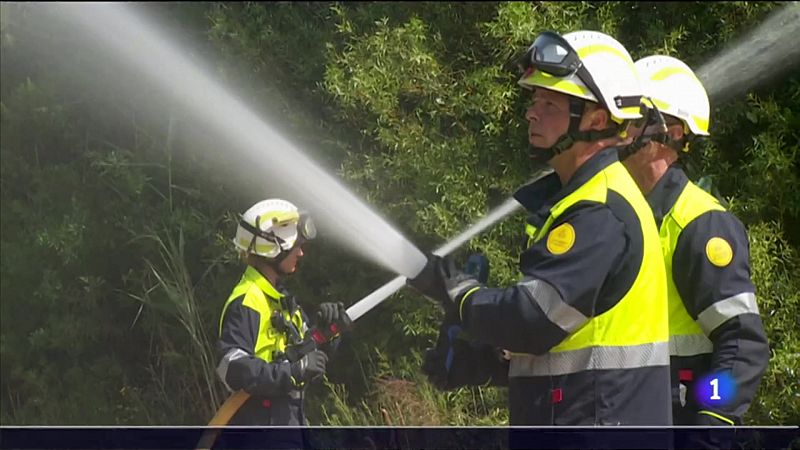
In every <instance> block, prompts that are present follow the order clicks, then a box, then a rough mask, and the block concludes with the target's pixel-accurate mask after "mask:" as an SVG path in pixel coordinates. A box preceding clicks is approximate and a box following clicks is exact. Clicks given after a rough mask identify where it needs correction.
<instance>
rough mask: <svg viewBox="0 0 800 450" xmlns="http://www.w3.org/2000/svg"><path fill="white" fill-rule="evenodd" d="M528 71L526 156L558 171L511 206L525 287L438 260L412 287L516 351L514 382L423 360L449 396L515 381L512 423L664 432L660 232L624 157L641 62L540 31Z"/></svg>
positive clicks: (617, 48)
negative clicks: (520, 218)
mask: <svg viewBox="0 0 800 450" xmlns="http://www.w3.org/2000/svg"><path fill="white" fill-rule="evenodd" d="M523 69H524V70H525V72H524V75H523V76H522V78H521V79H520V80H519V85H520V86H522V87H523V88H524V89H526V90H529V91H530V94H529V95H531V104H530V106H529V107H528V109H527V112H526V114H525V118H526V119H527V120H528V124H529V126H528V141H529V143H530V146H531V148H532V153H531V156H532V157H533V158H536V159H539V160H542V161H546V162H547V164H549V165H550V166H552V167H553V169H554V173H553V174H552V175H551V176H549V177H547V178H544V179H542V180H540V181H538V182H536V183H534V184H532V185H528V186H525V187H523V188H522V189H520V190H519V191H518V192H517V193H516V194H515V197H516V199H517V200H518V201H519V202H520V203H521V204H522V205H523V206H524V207H525V208H526V209H527V210H528V212H529V213H530V216H529V218H528V223H527V226H526V234H527V244H526V246H525V249H524V251H523V253H522V254H521V256H520V262H519V269H520V272H521V274H520V281H519V282H518V283H516V284H514V285H511V286H509V287H506V288H489V287H485V286H484V285H482V284H481V283H479V282H478V281H477V280H476V279H474V278H472V277H471V276H469V275H467V274H466V273H464V272H461V271H459V270H456V269H454V265H452V264H449V263H447V262H446V261H443V260H441V259H439V258H436V257H431V258H429V263H428V265H427V266H426V268H425V269H423V270H422V272H421V273H420V274H419V275H418V276H417V277H415V278H414V279H412V280H410V281H409V283H410V284H411V285H412V286H413V287H415V288H417V289H418V290H420V291H421V292H423V293H425V294H426V295H428V296H430V297H432V298H435V299H438V300H439V301H440V302H442V304H443V305H444V307H445V309H446V310H449V311H453V312H454V314H456V315H457V316H458V317H460V319H461V321H462V324H461V325H462V328H463V329H464V330H465V331H466V332H467V333H468V335H469V336H471V337H472V338H474V339H476V340H478V341H481V342H483V343H485V344H487V345H491V346H494V347H497V348H502V349H506V350H508V351H510V361H508V362H507V364H508V369H507V371H506V374H505V375H506V376H505V377H498V376H497V373H498V371H497V370H496V367H483V369H481V368H480V367H479V363H477V362H476V364H475V365H473V366H470V365H468V364H459V363H457V362H453V361H458V360H460V359H462V358H464V359H466V358H468V357H469V355H464V354H458V353H459V349H458V348H457V349H454V352H453V355H452V356H451V355H449V354H447V355H446V354H442V353H441V352H440V353H438V354H437V353H436V352H429V353H428V355H427V356H426V365H425V370H426V371H427V372H428V374H429V376H431V379H433V380H437V382H438V383H439V384H445V385H446V387H447V388H450V387H456V386H457V385H459V384H477V383H485V382H493V383H497V384H500V383H508V385H509V396H508V397H509V412H510V414H509V415H510V423H511V425H669V424H671V422H672V415H671V412H670V395H669V394H670V393H669V351H668V324H667V296H666V280H665V277H664V262H663V258H662V255H661V247H660V244H659V240H658V230H657V228H656V225H655V222H654V220H653V216H652V213H651V212H650V209H649V207H648V205H647V202H646V201H645V199H644V197H643V195H642V193H641V192H640V191H639V188H638V187H637V186H636V183H635V182H634V181H633V179H632V178H631V176H630V174H628V172H627V171H626V170H625V168H624V167H623V166H622V164H620V163H619V161H618V159H617V152H618V149H617V147H616V145H618V144H619V143H620V142H621V140H622V139H623V138H624V137H625V136H626V132H627V127H628V125H629V122H630V121H631V120H633V119H639V118H641V114H640V107H639V105H640V99H641V91H640V87H639V82H638V77H637V74H636V70H635V68H634V65H633V60H632V59H631V57H630V56H629V54H628V52H627V50H626V49H625V48H624V47H623V46H622V45H621V44H620V43H619V42H617V41H616V40H615V39H613V38H612V37H610V36H608V35H605V34H603V33H599V32H594V31H577V32H572V33H567V34H565V35H564V36H560V35H558V34H556V33H551V32H545V33H541V34H540V35H539V36H538V37H537V38H536V39H535V40H534V42H533V45H531V47H530V48H529V50H528V52H527V53H526V55H525V57H524V59H523ZM467 347H468V346H461V347H460V348H461V349H462V350H465V351H469V349H468V348H467ZM476 353H478V354H477V355H476V359H475V361H482V362H483V363H484V364H483V366H487V365H488V366H493V365H495V366H496V364H491V363H488V362H487V361H491V358H488V357H487V356H486V355H487V352H486V351H478V352H476ZM437 358H438V367H440V368H441V367H450V368H453V367H456V366H460V367H468V369H467V371H468V374H466V375H465V374H464V373H456V372H455V371H452V370H451V371H450V372H449V373H447V374H444V375H446V377H452V378H453V381H452V382H446V383H441V380H442V378H443V376H442V375H443V374H442V373H438V374H437V373H434V372H435V370H434V369H433V368H434V367H435V366H437V364H436V362H437V361H436V360H437ZM497 364H501V363H497ZM456 378H458V380H457V381H456ZM448 381H449V380H448Z"/></svg>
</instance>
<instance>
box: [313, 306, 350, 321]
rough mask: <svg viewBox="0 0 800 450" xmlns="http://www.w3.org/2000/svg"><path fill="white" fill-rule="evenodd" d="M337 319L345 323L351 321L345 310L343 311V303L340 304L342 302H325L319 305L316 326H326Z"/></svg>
mask: <svg viewBox="0 0 800 450" xmlns="http://www.w3.org/2000/svg"><path fill="white" fill-rule="evenodd" d="M339 321H342V322H344V323H347V324H351V323H352V321H351V320H350V316H348V315H347V311H345V309H344V304H342V302H336V303H333V302H327V303H322V304H320V305H319V311H318V312H317V326H319V327H327V326H328V325H330V324H332V323H336V322H339Z"/></svg>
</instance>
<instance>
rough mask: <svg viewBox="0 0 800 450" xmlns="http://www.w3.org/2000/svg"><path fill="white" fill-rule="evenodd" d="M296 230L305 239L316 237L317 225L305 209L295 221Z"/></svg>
mask: <svg viewBox="0 0 800 450" xmlns="http://www.w3.org/2000/svg"><path fill="white" fill-rule="evenodd" d="M297 231H298V233H300V236H301V237H302V238H303V240H305V241H310V240H312V239H314V238H315V237H317V226H316V224H315V223H314V221H313V220H312V219H311V216H310V215H309V214H308V212H306V211H301V212H300V220H299V221H298V223H297Z"/></svg>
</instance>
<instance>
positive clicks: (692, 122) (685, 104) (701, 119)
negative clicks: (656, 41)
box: [636, 55, 711, 136]
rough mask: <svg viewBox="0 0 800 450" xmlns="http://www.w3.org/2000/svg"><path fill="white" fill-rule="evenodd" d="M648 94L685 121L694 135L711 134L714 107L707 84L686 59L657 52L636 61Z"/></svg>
mask: <svg viewBox="0 0 800 450" xmlns="http://www.w3.org/2000/svg"><path fill="white" fill-rule="evenodd" d="M636 69H637V70H638V71H639V76H640V77H641V80H642V87H643V88H644V94H645V95H646V96H647V97H650V98H651V99H652V100H653V103H654V104H655V106H656V107H657V108H658V109H659V111H660V112H661V113H663V114H669V115H670V116H673V117H675V118H677V119H680V120H682V121H683V123H684V125H685V126H686V127H687V128H688V129H689V131H691V132H692V133H693V134H695V135H698V136H708V123H709V115H710V110H711V108H710V106H709V102H708V94H707V93H706V90H705V88H704V87H703V83H701V82H700V80H699V79H698V78H697V76H696V75H695V74H694V72H692V69H690V68H689V66H687V65H686V64H684V62H683V61H681V60H679V59H677V58H673V57H671V56H663V55H654V56H648V57H647V58H642V59H640V60H639V61H636Z"/></svg>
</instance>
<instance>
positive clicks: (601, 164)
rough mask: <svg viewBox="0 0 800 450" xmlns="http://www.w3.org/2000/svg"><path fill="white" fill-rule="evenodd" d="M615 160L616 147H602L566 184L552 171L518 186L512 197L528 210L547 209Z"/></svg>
mask: <svg viewBox="0 0 800 450" xmlns="http://www.w3.org/2000/svg"><path fill="white" fill-rule="evenodd" d="M617 161H619V159H618V158H617V148H616V147H608V148H604V149H603V150H600V151H599V152H597V153H596V154H595V155H594V156H592V157H591V158H589V160H587V161H586V162H585V163H583V165H581V166H580V167H578V170H576V171H575V173H574V174H573V175H572V178H570V180H569V181H568V182H567V184H566V185H564V186H561V182H560V180H559V178H558V174H556V173H552V174H550V175H548V176H546V177H544V178H542V179H540V180H537V181H535V182H533V183H531V184H528V185H525V186H523V187H521V188H519V189H518V190H517V191H516V192H515V193H514V198H515V199H516V200H517V201H518V202H519V203H520V204H521V205H522V206H523V207H525V209H527V210H528V211H529V212H532V213H536V212H537V211H540V210H542V209H546V210H548V211H549V209H550V208H551V207H552V206H553V205H555V204H556V203H558V202H559V201H561V200H562V199H563V198H565V197H566V196H568V195H569V194H571V193H573V192H575V191H576V190H577V189H578V188H579V187H581V186H583V185H584V183H586V182H587V181H589V180H590V179H591V178H592V177H593V176H595V175H597V174H598V173H599V172H600V171H601V170H603V169H605V168H606V167H608V166H610V165H611V164H613V163H615V162H617ZM545 207H546V208H545Z"/></svg>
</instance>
